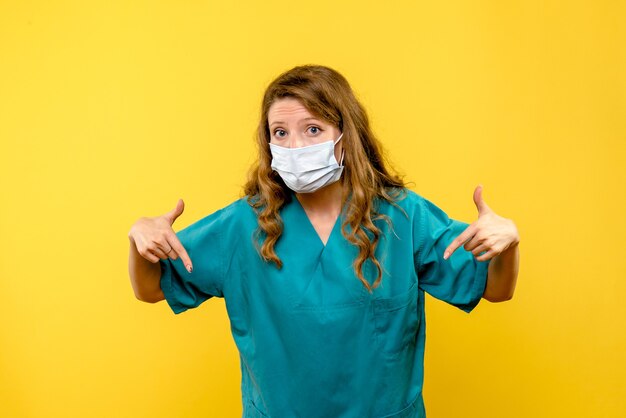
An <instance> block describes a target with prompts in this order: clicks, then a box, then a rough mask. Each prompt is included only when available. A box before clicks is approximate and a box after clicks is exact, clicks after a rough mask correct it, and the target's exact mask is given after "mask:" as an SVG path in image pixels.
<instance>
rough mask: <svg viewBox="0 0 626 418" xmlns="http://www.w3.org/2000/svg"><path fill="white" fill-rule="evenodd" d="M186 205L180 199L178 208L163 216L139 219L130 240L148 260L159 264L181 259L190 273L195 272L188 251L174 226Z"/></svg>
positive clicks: (130, 233)
mask: <svg viewBox="0 0 626 418" xmlns="http://www.w3.org/2000/svg"><path fill="white" fill-rule="evenodd" d="M184 208H185V204H184V202H183V200H182V199H178V203H177V204H176V207H175V208H174V209H172V210H171V211H169V212H167V213H166V214H164V215H161V216H155V217H153V218H149V217H143V218H139V220H137V222H135V223H134V224H133V226H132V227H131V228H130V231H129V232H128V238H129V239H130V240H132V241H133V242H134V243H135V246H136V247H137V252H139V254H140V255H141V256H142V257H143V258H145V259H146V260H148V261H150V262H152V263H157V262H158V261H159V259H163V260H165V259H167V258H171V259H172V260H176V259H177V258H178V257H180V258H181V259H182V260H183V263H184V264H185V267H186V268H187V271H189V273H191V272H192V270H193V265H192V264H191V259H190V258H189V255H188V254H187V251H186V250H185V248H184V247H183V245H182V244H181V243H180V241H179V240H178V237H177V236H176V233H175V232H174V229H172V224H173V223H174V221H175V220H176V218H178V217H179V216H180V214H181V213H183V210H184Z"/></svg>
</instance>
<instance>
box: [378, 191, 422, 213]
mask: <svg viewBox="0 0 626 418" xmlns="http://www.w3.org/2000/svg"><path fill="white" fill-rule="evenodd" d="M390 195H391V196H392V197H393V200H392V201H391V202H389V201H387V200H385V199H382V198H381V199H380V204H379V208H380V211H381V212H389V211H391V212H393V211H399V212H405V214H406V215H407V216H409V217H413V216H414V215H415V214H416V213H419V212H420V211H421V210H422V209H423V205H424V203H425V202H427V200H426V199H425V198H424V197H423V196H422V195H420V194H419V193H416V192H414V191H413V190H411V189H407V188H406V187H403V188H401V189H395V190H394V191H393V192H390Z"/></svg>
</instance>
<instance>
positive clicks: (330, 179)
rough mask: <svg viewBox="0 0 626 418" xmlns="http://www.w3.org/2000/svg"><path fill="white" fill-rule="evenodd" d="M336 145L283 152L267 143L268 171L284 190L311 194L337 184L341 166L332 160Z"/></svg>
mask: <svg viewBox="0 0 626 418" xmlns="http://www.w3.org/2000/svg"><path fill="white" fill-rule="evenodd" d="M342 136H343V132H342V133H341V135H339V138H337V140H336V141H326V142H322V143H321V144H315V145H309V146H307V147H300V148H286V147H281V146H278V145H276V144H272V143H270V151H271V153H272V168H273V169H274V170H275V171H276V172H278V174H279V175H280V177H281V178H282V179H283V181H284V182H285V184H286V185H287V187H289V188H290V189H291V190H293V191H294V192H296V193H311V192H314V191H316V190H317V189H320V188H322V187H324V186H327V185H329V184H332V183H334V182H336V181H337V180H339V177H341V173H342V172H343V166H341V165H340V164H341V163H339V164H337V159H336V158H335V145H336V144H337V142H339V140H340V139H341V137H342ZM341 162H343V150H341Z"/></svg>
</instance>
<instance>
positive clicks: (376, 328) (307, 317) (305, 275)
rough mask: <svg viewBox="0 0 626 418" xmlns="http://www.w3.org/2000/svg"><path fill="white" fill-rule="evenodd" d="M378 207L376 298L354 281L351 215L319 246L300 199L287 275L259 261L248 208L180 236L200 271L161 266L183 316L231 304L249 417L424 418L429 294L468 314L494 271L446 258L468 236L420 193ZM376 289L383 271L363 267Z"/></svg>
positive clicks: (291, 212)
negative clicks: (214, 300) (347, 230)
mask: <svg viewBox="0 0 626 418" xmlns="http://www.w3.org/2000/svg"><path fill="white" fill-rule="evenodd" d="M405 191H406V194H405V197H404V198H403V199H402V200H399V201H398V202H397V204H398V205H399V206H400V207H401V208H402V209H403V210H404V212H405V213H403V212H402V211H401V210H400V209H399V208H397V207H394V206H393V205H391V204H389V203H387V202H381V203H380V204H379V207H378V210H379V212H380V213H384V214H386V215H387V216H389V218H390V220H391V222H392V228H390V226H389V225H388V224H387V223H386V222H385V221H383V220H377V221H375V222H376V224H377V226H378V227H379V228H381V229H382V231H383V237H382V238H381V240H380V243H379V245H378V248H377V250H376V257H377V258H378V260H379V261H380V263H381V265H382V268H383V278H382V284H381V285H380V286H379V287H377V288H376V289H374V291H373V293H372V294H370V293H369V292H368V291H367V289H365V287H364V286H363V284H362V283H361V281H360V280H358V278H357V276H356V275H355V273H354V270H353V267H352V262H353V260H354V259H355V257H356V255H357V253H358V249H357V248H356V247H355V246H353V245H352V244H350V243H349V242H348V241H347V240H346V239H345V238H344V237H343V235H342V234H341V222H342V220H343V219H344V215H345V213H342V214H341V215H340V216H339V217H338V219H337V222H336V223H335V225H334V228H333V230H332V232H331V234H330V236H329V239H328V242H327V244H326V245H324V244H323V243H322V241H321V240H320V238H319V235H318V234H317V233H316V231H315V229H314V228H313V225H312V224H311V222H310V221H309V218H308V217H307V215H306V213H305V211H304V209H303V207H302V206H301V205H300V203H299V201H298V200H297V198H295V195H294V194H293V193H292V194H291V195H290V196H289V198H288V201H287V202H286V203H285V205H284V206H283V208H282V209H281V211H280V216H281V218H282V220H283V223H284V228H283V234H282V236H281V237H280V238H279V240H278V241H277V243H276V246H275V250H276V254H277V255H278V256H279V257H280V258H281V259H282V261H283V267H282V269H278V268H277V267H276V266H275V264H273V263H272V264H270V263H267V262H265V261H263V259H262V258H261V257H260V256H259V254H258V253H257V251H256V249H255V246H254V241H253V238H252V236H253V233H254V231H255V230H256V228H257V218H256V216H255V213H254V211H253V209H252V208H251V207H250V206H249V205H248V203H247V201H246V199H245V198H242V199H239V200H237V201H235V202H233V203H231V204H230V205H228V206H227V207H225V208H223V209H220V210H218V211H216V212H215V213H212V214H210V215H208V216H206V217H204V218H202V219H200V220H198V221H197V222H195V223H193V224H191V225H189V226H188V227H186V228H184V229H182V230H181V231H179V232H177V236H178V237H179V239H180V241H181V243H182V245H183V246H184V247H185V249H186V250H187V252H188V254H189V256H190V257H191V260H192V262H193V265H194V269H193V272H192V273H188V272H187V270H186V269H185V267H184V265H183V263H182V261H181V259H180V258H178V259H176V260H171V259H166V260H160V264H161V269H162V275H161V288H162V290H163V293H164V295H165V298H166V300H167V303H168V304H169V306H170V308H171V309H172V310H173V311H174V313H176V314H179V313H181V312H183V311H185V310H187V309H190V308H194V307H197V306H198V305H200V304H201V303H202V302H204V301H206V300H207V299H210V298H211V297H214V296H215V297H222V298H224V301H225V305H226V309H227V312H228V317H229V320H230V325H231V331H232V336H233V338H234V342H235V344H236V346H237V348H238V350H239V354H240V365H241V392H242V403H243V417H244V418H252V417H255V418H257V417H272V418H288V417H303V418H308V417H316V418H317V417H332V418H367V417H372V418H383V417H384V418H409V417H411V418H413V417H425V416H426V414H425V410H424V401H423V398H422V384H423V378H424V377H423V370H424V369H423V364H424V347H425V337H426V334H425V331H426V323H425V312H424V292H427V293H429V294H430V295H432V296H433V297H435V298H437V299H440V300H443V301H445V302H447V303H449V304H451V305H453V306H456V307H457V308H459V309H461V310H463V311H464V312H467V313H469V312H470V311H471V310H472V309H473V308H474V307H475V306H476V305H477V304H478V303H479V301H480V299H481V297H482V294H483V292H484V289H485V286H486V280H487V268H488V265H489V262H490V260H488V261H483V262H480V261H476V259H475V258H474V257H473V255H472V253H471V252H469V251H466V250H465V249H464V248H463V247H459V248H458V249H457V250H456V251H455V252H454V253H453V254H452V255H451V256H450V258H448V260H444V259H443V252H444V250H445V248H446V247H447V246H448V245H449V244H450V243H451V242H452V240H453V239H454V238H455V237H456V236H457V235H459V234H460V233H461V232H463V230H464V229H465V228H466V227H467V226H468V224H467V223H464V222H460V221H457V220H454V219H451V218H449V217H448V216H447V215H446V213H444V212H443V211H442V210H441V209H440V208H438V207H437V206H435V204H433V203H432V202H430V201H428V200H427V199H425V198H423V197H422V196H420V195H418V194H417V193H415V192H413V191H410V190H408V189H406V190H405ZM365 274H366V279H367V280H368V281H369V283H370V284H372V283H373V282H374V280H375V278H376V269H375V268H374V267H373V265H372V264H369V263H368V264H366V269H365Z"/></svg>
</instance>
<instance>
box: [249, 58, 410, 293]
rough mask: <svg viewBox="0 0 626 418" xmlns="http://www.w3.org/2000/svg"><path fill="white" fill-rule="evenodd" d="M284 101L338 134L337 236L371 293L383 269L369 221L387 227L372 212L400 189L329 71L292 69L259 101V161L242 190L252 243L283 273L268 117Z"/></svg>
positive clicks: (358, 108)
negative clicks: (369, 271)
mask: <svg viewBox="0 0 626 418" xmlns="http://www.w3.org/2000/svg"><path fill="white" fill-rule="evenodd" d="M286 97H289V98H295V99H297V100H298V101H300V102H301V103H302V105H303V106H304V107H305V108H306V109H307V110H308V111H309V112H310V113H311V114H313V115H314V116H316V117H318V118H321V119H322V120H324V121H326V122H327V123H330V124H333V125H334V126H337V127H338V128H339V130H340V131H341V132H343V137H342V141H343V149H344V152H345V155H344V162H343V164H344V166H345V168H344V171H343V174H342V177H341V179H340V180H339V181H341V182H342V183H343V184H342V185H343V196H342V207H346V215H345V218H344V222H343V224H342V227H341V232H342V234H343V236H344V237H345V238H346V239H347V240H348V241H349V242H350V243H352V244H353V245H355V246H356V247H357V248H358V249H359V253H358V255H357V257H356V259H355V260H354V263H353V267H354V270H355V274H356V276H357V277H358V279H359V280H360V281H361V282H362V283H363V285H364V286H365V287H366V288H367V290H368V291H370V292H371V291H372V289H374V288H376V287H377V286H378V285H379V284H380V281H381V280H382V268H381V265H380V263H379V261H378V260H377V259H376V257H375V253H374V252H375V250H376V246H377V245H378V242H379V240H380V236H381V230H380V228H378V227H377V226H376V225H375V224H374V222H373V221H375V220H377V219H381V218H382V219H385V220H386V221H387V222H389V219H388V218H386V217H385V216H383V215H381V214H379V213H378V212H377V209H376V207H377V202H378V201H379V199H384V200H386V201H388V202H390V203H394V201H395V200H396V199H397V198H398V196H399V195H400V194H401V193H402V191H403V190H404V187H405V184H404V182H403V180H402V179H401V178H400V177H399V176H398V175H397V174H391V173H390V172H389V171H388V170H387V168H386V167H385V163H384V162H383V154H382V147H381V145H380V143H379V141H378V139H377V138H376V137H375V135H374V133H373V132H372V130H371V128H370V124H369V119H368V116H367V113H366V111H365V109H364V108H363V106H362V105H361V103H359V101H358V100H357V98H356V97H355V95H354V92H353V91H352V88H351V87H350V85H349V83H348V81H347V80H346V79H345V78H344V77H343V76H342V75H341V74H340V73H338V72H337V71H335V70H333V69H331V68H329V67H325V66H320V65H302V66H296V67H294V68H292V69H290V70H288V71H285V72H284V73H282V74H281V75H279V76H278V77H277V78H276V79H275V80H274V81H272V82H271V83H270V85H269V86H268V87H267V89H266V91H265V94H264V96H263V101H262V104H261V115H260V121H259V125H258V129H257V134H256V139H257V145H258V150H259V158H258V160H257V162H256V163H255V164H254V165H253V166H252V168H251V170H250V173H249V177H248V181H247V183H246V185H245V187H244V193H245V194H246V195H247V196H248V202H249V204H250V205H251V206H252V207H253V208H254V209H255V211H256V213H257V217H258V222H259V229H258V230H257V236H256V239H255V243H257V245H258V251H259V254H260V255H261V257H263V259H264V260H265V261H267V262H273V263H274V264H275V265H276V266H277V267H278V268H281V267H282V261H281V259H280V258H279V257H278V255H276V252H275V251H274V246H275V244H276V242H277V241H278V239H279V238H280V236H281V234H282V230H283V223H282V219H281V218H280V213H279V211H280V209H281V207H282V206H283V205H284V203H285V201H286V198H287V196H288V195H289V193H290V191H289V189H288V188H287V186H286V185H285V183H284V182H283V181H282V179H281V178H280V176H279V175H278V173H276V172H275V171H273V170H272V168H271V166H270V165H271V162H272V155H271V153H270V148H269V142H270V138H271V136H270V130H269V126H268V112H269V109H270V106H271V105H272V104H273V103H274V102H275V101H276V100H279V99H282V98H286ZM259 241H262V244H259ZM367 260H370V261H371V262H372V263H373V265H374V266H375V267H376V270H377V277H376V279H375V281H374V283H373V285H370V283H369V281H368V280H366V278H365V275H364V273H363V271H364V266H365V263H366V261H367Z"/></svg>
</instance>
